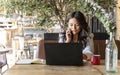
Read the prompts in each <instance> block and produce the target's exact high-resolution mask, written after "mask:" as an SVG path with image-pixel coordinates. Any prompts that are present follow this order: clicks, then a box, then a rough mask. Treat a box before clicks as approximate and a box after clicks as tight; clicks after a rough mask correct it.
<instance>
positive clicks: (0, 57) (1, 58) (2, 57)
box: [0, 51, 9, 75]
mask: <svg viewBox="0 0 120 75" xmlns="http://www.w3.org/2000/svg"><path fill="white" fill-rule="evenodd" d="M6 52H7V51H2V52H0V74H1V75H3V73H4V72H5V71H6V70H5V71H3V69H2V68H3V67H4V66H5V65H7V69H8V68H9V66H8V63H7V57H6Z"/></svg>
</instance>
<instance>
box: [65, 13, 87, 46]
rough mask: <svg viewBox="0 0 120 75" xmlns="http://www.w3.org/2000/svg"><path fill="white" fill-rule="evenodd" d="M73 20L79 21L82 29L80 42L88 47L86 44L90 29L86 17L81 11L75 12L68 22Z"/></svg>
mask: <svg viewBox="0 0 120 75" xmlns="http://www.w3.org/2000/svg"><path fill="white" fill-rule="evenodd" d="M71 18H75V19H76V20H77V21H78V23H79V25H80V28H81V31H80V32H79V36H78V37H79V39H78V41H82V42H83V45H84V46H86V42H87V41H86V39H87V37H88V32H89V29H88V23H87V22H86V18H85V16H84V15H83V13H81V12H80V11H74V12H72V13H71V14H70V15H69V16H68V18H67V22H68V21H69V20H70V19H71Z"/></svg>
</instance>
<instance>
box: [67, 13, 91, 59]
mask: <svg viewBox="0 0 120 75" xmlns="http://www.w3.org/2000/svg"><path fill="white" fill-rule="evenodd" d="M65 42H66V43H71V42H74V43H79V42H81V43H82V44H83V59H90V57H91V55H92V52H91V48H90V42H89V30H88V24H87V22H86V19H85V17H84V15H83V14H82V13H81V12H80V11H75V12H73V13H71V14H70V15H69V17H68V28H67V30H66V41H65Z"/></svg>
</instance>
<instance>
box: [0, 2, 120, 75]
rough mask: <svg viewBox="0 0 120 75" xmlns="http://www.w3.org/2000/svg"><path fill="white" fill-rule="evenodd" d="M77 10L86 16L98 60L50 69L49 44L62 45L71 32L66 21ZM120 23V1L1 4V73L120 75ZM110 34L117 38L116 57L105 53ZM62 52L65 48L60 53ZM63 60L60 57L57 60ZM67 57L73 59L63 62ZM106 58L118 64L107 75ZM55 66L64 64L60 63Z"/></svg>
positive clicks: (94, 55)
mask: <svg viewBox="0 0 120 75" xmlns="http://www.w3.org/2000/svg"><path fill="white" fill-rule="evenodd" d="M76 10H77V11H81V12H82V13H83V14H84V15H85V18H86V22H87V23H88V25H89V29H90V36H91V38H90V43H91V45H90V47H91V50H92V52H93V55H92V56H91V58H90V59H89V60H87V59H86V60H83V59H82V63H83V65H79V66H78V65H77V66H76V65H68V64H67V65H66V64H63V65H61V64H52V65H51V64H48V63H47V60H48V57H46V53H45V51H46V48H45V47H46V46H45V45H46V44H45V43H49V44H53V43H54V44H55V45H54V47H57V46H58V45H57V44H58V43H59V44H62V43H60V42H59V38H60V33H61V32H62V31H63V29H66V27H67V23H66V17H67V15H68V14H70V13H71V12H73V11H76ZM119 24H120V0H0V36H1V37H0V74H1V75H88V74H90V75H120V54H119V53H120V25H119ZM111 32H113V33H114V35H112V36H114V37H113V38H112V39H113V40H114V43H112V45H111V46H113V47H114V49H113V48H112V50H117V53H116V58H113V57H115V55H113V56H110V54H108V55H107V54H106V53H107V52H106V51H107V49H108V46H107V45H108V44H109V42H108V41H109V40H110V37H111V34H110V33H111ZM51 47H52V45H51ZM49 48H50V47H49ZM49 48H48V49H49ZM65 48H66V49H74V47H69V48H67V47H64V49H65ZM59 49H62V48H61V47H60V48H56V50H59ZM76 49H77V48H76ZM49 51H50V50H49ZM52 51H53V50H51V53H54V52H52ZM61 51H63V50H61ZM63 54H64V53H63ZM73 54H74V53H73ZM73 54H72V55H73ZM58 55H60V53H58V54H55V55H52V56H53V57H57V56H58ZM72 55H70V57H72ZM61 56H62V54H61ZM73 56H74V55H73ZM65 57H66V58H67V57H69V56H68V55H66V56H63V58H62V59H65ZM95 57H97V58H96V59H95ZM107 58H110V59H112V58H113V59H112V61H110V62H112V63H116V64H117V65H116V64H112V67H113V66H115V68H114V69H115V71H108V70H107V68H106V66H108V65H107V63H106V62H107V61H109V59H107ZM51 61H52V60H51ZM55 61H56V62H59V59H57V60H55ZM64 61H66V60H64ZM75 61H76V60H75ZM69 62H74V60H71V61H69ZM69 62H68V63H69ZM96 63H98V64H96ZM109 65H111V64H109ZM109 68H111V67H109Z"/></svg>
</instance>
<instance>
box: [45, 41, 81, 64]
mask: <svg viewBox="0 0 120 75" xmlns="http://www.w3.org/2000/svg"><path fill="white" fill-rule="evenodd" d="M44 46H45V56H46V64H47V65H65V66H82V65H83V57H82V44H81V43H44Z"/></svg>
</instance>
